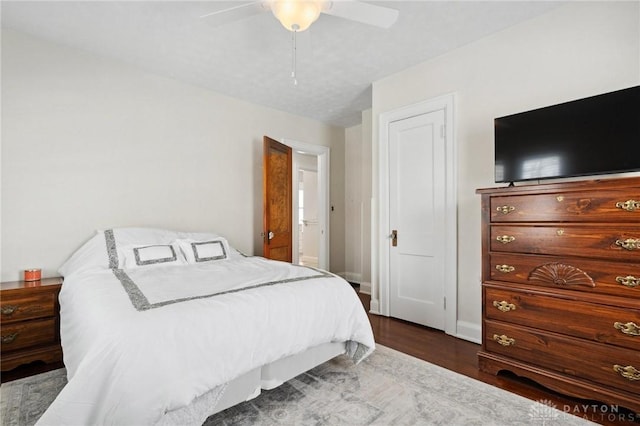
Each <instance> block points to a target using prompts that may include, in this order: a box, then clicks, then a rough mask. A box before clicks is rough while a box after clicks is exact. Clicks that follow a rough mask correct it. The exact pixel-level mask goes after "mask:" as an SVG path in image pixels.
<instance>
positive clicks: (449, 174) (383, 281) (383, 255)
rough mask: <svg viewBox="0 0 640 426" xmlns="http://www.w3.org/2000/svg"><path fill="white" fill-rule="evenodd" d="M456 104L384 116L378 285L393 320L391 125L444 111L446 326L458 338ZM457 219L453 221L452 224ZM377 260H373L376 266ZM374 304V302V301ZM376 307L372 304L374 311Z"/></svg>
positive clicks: (448, 100) (440, 101)
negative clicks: (391, 278)
mask: <svg viewBox="0 0 640 426" xmlns="http://www.w3.org/2000/svg"><path fill="white" fill-rule="evenodd" d="M454 101H455V95H454V94H453V93H451V94H447V95H444V96H440V97H437V98H433V99H429V100H426V101H423V102H419V103H416V104H413V105H408V106H405V107H401V108H398V109H395V110H392V111H387V112H384V113H381V114H380V118H379V124H378V131H379V137H378V197H379V200H378V209H377V213H378V230H377V234H378V238H377V240H378V244H377V252H378V259H377V260H378V283H379V292H378V296H379V300H378V302H379V306H378V309H379V313H380V314H381V315H384V316H389V299H390V296H389V291H390V285H389V281H390V276H389V255H390V250H389V244H390V242H389V239H390V234H391V229H390V227H389V198H390V196H389V192H390V188H389V126H390V125H391V123H393V122H395V121H399V120H403V119H406V118H411V117H415V116H417V115H422V114H428V113H430V112H434V111H438V110H444V121H445V126H444V140H445V144H446V146H445V157H446V158H445V168H446V172H445V175H446V188H445V191H446V195H445V197H446V201H445V210H446V212H445V221H446V223H445V247H444V258H445V282H444V296H445V325H444V331H445V333H447V334H451V335H456V334H457V320H458V312H457V310H458V301H457V298H458V283H457V281H458V280H457V275H458V272H457V251H458V250H457V241H458V239H457V193H456V192H457V185H456V176H457V173H456V164H457V161H456V146H455V145H456V142H455V134H454V117H453V116H454ZM451 218H453V220H451ZM373 263H375V259H372V264H373ZM372 302H373V301H372ZM373 308H374V305H373V303H372V310H373Z"/></svg>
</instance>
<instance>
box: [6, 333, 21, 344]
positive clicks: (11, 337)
mask: <svg viewBox="0 0 640 426" xmlns="http://www.w3.org/2000/svg"><path fill="white" fill-rule="evenodd" d="M18 334H20V333H18V332H15V333H11V334H5V335H3V336H2V343H3V344H7V343H11V342H13V341H14V340H16V337H18Z"/></svg>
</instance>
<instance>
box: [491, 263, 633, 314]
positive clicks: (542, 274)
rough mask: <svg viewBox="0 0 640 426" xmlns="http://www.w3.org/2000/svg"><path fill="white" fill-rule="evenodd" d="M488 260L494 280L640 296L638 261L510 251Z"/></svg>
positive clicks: (630, 296) (624, 295)
mask: <svg viewBox="0 0 640 426" xmlns="http://www.w3.org/2000/svg"><path fill="white" fill-rule="evenodd" d="M489 259H490V278H491V280H493V281H503V282H512V283H518V284H527V285H535V286H541V287H548V288H563V289H568V290H578V291H585V292H590V293H599V294H610V295H613V296H623V297H627V298H634V297H636V298H640V262H635V263H631V262H606V261H603V260H601V261H597V260H591V259H586V258H579V257H575V258H574V257H553V256H539V255H526V254H509V253H491V254H490V255H489ZM638 303H640V302H638Z"/></svg>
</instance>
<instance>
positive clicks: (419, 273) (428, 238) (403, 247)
mask: <svg viewBox="0 0 640 426" xmlns="http://www.w3.org/2000/svg"><path fill="white" fill-rule="evenodd" d="M444 124H445V114H444V110H437V111H433V112H428V113H424V114H420V115H416V116H413V117H409V118H405V119H401V120H398V121H394V122H392V123H390V125H389V229H390V230H392V234H395V235H397V237H392V238H390V239H389V244H390V245H391V247H390V249H389V314H390V315H391V316H392V317H396V318H401V319H404V320H407V321H411V322H415V323H418V324H422V325H426V326H428V327H433V328H437V329H441V330H442V329H444V325H445V306H444V304H445V265H446V262H445V249H444V247H445V235H446V232H445V229H446V226H445V225H446V223H445V219H446V218H445V212H446V167H445V164H446V161H445V157H446V155H445V154H446V150H445V138H444Z"/></svg>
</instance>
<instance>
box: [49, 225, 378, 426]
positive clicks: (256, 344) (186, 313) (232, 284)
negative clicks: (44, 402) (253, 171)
mask: <svg viewBox="0 0 640 426" xmlns="http://www.w3.org/2000/svg"><path fill="white" fill-rule="evenodd" d="M59 272H60V273H61V274H62V275H63V276H64V278H65V280H64V284H63V286H62V290H61V292H60V299H59V300H60V336H61V342H62V348H63V353H64V363H65V366H66V368H67V378H68V384H67V385H66V386H65V388H64V389H63V390H62V392H61V393H60V394H59V395H58V397H57V398H56V400H55V401H54V402H53V403H52V404H51V406H50V407H49V409H48V410H47V411H46V412H45V413H44V415H43V416H42V417H41V418H40V420H39V421H38V424H42V425H61V424H84V425H89V424H136V425H145V424H202V423H203V422H204V420H205V419H206V418H207V417H208V416H210V415H211V414H214V413H216V412H219V411H221V410H224V409H226V408H228V407H230V406H232V405H235V404H237V403H239V402H242V401H245V400H249V399H251V398H254V397H256V396H257V395H259V394H260V392H261V390H262V389H272V388H274V387H277V386H279V385H280V384H281V383H283V382H285V381H287V380H289V379H291V378H292V377H295V376H296V375H298V374H300V373H302V372H304V371H306V370H308V369H310V368H313V367H315V366H316V365H319V364H321V363H323V362H325V361H327V360H329V359H331V358H333V357H335V356H337V355H339V354H343V353H344V354H347V355H348V356H349V357H351V358H352V359H353V361H354V363H358V362H359V361H361V360H362V359H364V358H366V357H367V356H368V355H369V354H371V352H372V351H373V350H374V347H375V343H374V340H373V334H372V331H371V325H370V323H369V321H368V318H367V315H366V313H365V311H364V309H363V307H362V304H361V303H360V300H359V298H358V297H357V295H356V293H355V292H354V291H353V289H352V288H351V286H350V285H349V284H348V283H347V282H346V281H344V280H343V279H342V278H340V277H338V276H336V275H333V274H331V273H329V272H326V271H323V270H320V269H315V268H309V267H303V266H299V265H292V264H289V263H285V262H277V261H272V260H267V259H264V258H261V257H253V256H245V255H243V254H242V253H240V252H238V251H237V250H235V249H234V248H232V247H230V246H229V243H228V241H227V240H226V239H225V238H223V237H221V236H219V235H216V234H211V233H186V232H173V231H167V230H159V229H146V228H117V229H108V230H104V231H98V232H97V233H96V235H95V236H94V237H93V238H91V239H90V240H89V241H87V242H86V243H85V244H84V245H83V246H82V247H81V248H80V249H78V250H77V251H76V252H75V253H74V254H73V255H72V256H71V257H70V258H69V260H68V261H67V262H65V264H64V265H62V267H61V268H60V270H59Z"/></svg>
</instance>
